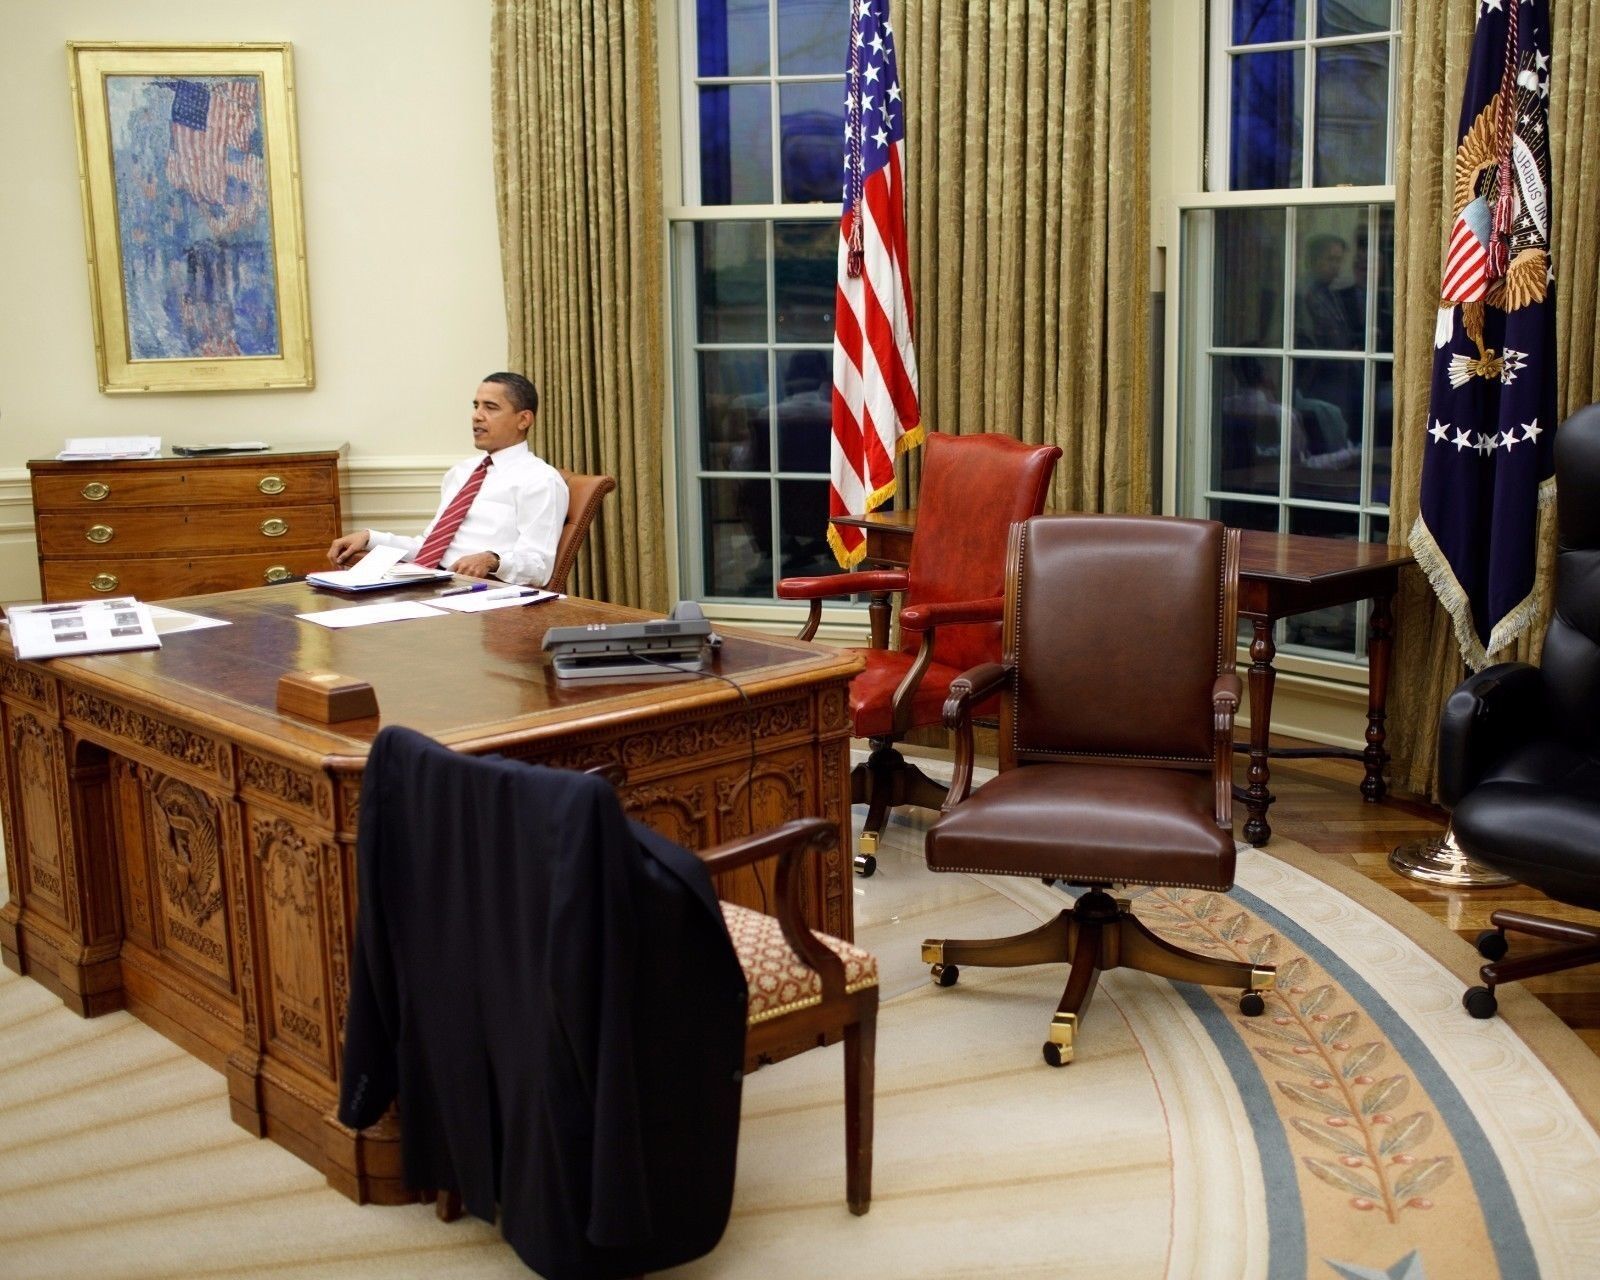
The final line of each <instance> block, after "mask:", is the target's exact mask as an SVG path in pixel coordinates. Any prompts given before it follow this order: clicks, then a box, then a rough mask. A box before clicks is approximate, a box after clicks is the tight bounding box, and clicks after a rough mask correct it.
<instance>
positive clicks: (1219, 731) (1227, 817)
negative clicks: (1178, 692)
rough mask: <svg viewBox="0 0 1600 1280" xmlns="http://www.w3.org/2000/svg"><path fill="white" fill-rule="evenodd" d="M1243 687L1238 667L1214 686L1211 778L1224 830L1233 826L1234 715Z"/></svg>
mask: <svg viewBox="0 0 1600 1280" xmlns="http://www.w3.org/2000/svg"><path fill="white" fill-rule="evenodd" d="M1243 688H1244V686H1243V685H1242V684H1241V683H1240V681H1239V673H1238V672H1237V671H1224V672H1223V673H1222V674H1221V675H1219V676H1218V677H1217V679H1216V682H1215V683H1214V684H1213V685H1212V686H1211V733H1212V753H1211V780H1212V782H1213V784H1214V786H1215V789H1216V817H1217V826H1219V827H1221V828H1222V829H1223V830H1224V831H1231V830H1232V829H1233V718H1234V716H1235V715H1236V714H1237V713H1238V711H1239V697H1240V695H1241V693H1242V692H1243Z"/></svg>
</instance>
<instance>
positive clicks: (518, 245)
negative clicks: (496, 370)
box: [490, 0, 667, 608]
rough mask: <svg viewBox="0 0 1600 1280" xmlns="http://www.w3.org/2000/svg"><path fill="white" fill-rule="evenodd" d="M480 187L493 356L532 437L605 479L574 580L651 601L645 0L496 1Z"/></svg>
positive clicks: (656, 498) (654, 594)
mask: <svg viewBox="0 0 1600 1280" xmlns="http://www.w3.org/2000/svg"><path fill="white" fill-rule="evenodd" d="M490 64H491V77H492V93H493V128H494V165H495V192H496V199H497V202H498V210H499V222H500V255H501V264H502V270H503V272H504V276H505V302H506V325H507V333H508V345H509V349H510V350H509V359H510V361H511V363H512V367H514V368H520V369H521V370H523V371H524V372H526V373H527V375H528V376H529V377H531V378H532V379H533V380H534V382H535V384H536V385H537V386H538V388H539V395H540V401H541V403H540V408H539V416H538V419H537V420H536V422H535V424H534V431H533V437H532V440H531V443H532V445H533V448H534V450H535V452H537V453H538V454H539V455H540V456H541V457H543V458H545V459H546V460H547V461H549V462H551V463H553V464H555V465H557V466H564V467H567V468H569V469H571V470H573V471H581V472H589V473H596V472H603V473H605V474H607V475H611V476H613V477H615V478H616V481H617V492H616V493H615V494H614V495H613V496H611V497H610V498H607V499H606V505H605V507H604V508H602V512H601V515H600V518H599V520H598V521H597V522H596V524H595V526H594V527H593V529H591V531H590V534H589V538H588V542H587V544H586V545H585V547H584V550H583V552H582V553H581V554H580V555H579V558H578V561H577V565H576V567H575V578H574V588H573V589H574V591H576V592H578V593H580V594H582V595H586V596H592V597H595V598H599V599H605V600H612V601H616V602H617V603H621V604H630V605H637V606H642V607H647V608H661V607H664V606H665V604H666V603H667V601H666V583H667V564H666V555H665V549H664V548H665V538H664V536H663V533H664V514H663V512H664V505H663V504H664V493H663V486H664V481H663V469H662V442H661V437H662V433H661V424H662V421H663V415H664V411H665V404H664V394H665V393H664V378H663V364H664V361H665V341H664V334H663V329H662V320H661V291H662V288H663V283H662V260H663V243H664V242H663V236H664V234H665V210H664V207H663V204H662V196H661V121H660V111H659V108H658V93H657V74H658V70H657V53H656V12H655V4H654V0H494V8H493V17H492V26H491V38H490Z"/></svg>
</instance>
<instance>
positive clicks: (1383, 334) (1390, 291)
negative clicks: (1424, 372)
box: [1355, 208, 1394, 353]
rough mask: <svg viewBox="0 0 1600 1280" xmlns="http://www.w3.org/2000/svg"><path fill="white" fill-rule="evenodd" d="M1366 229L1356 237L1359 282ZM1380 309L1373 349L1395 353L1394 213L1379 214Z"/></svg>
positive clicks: (1374, 321)
mask: <svg viewBox="0 0 1600 1280" xmlns="http://www.w3.org/2000/svg"><path fill="white" fill-rule="evenodd" d="M1365 230H1366V228H1365V225H1363V226H1362V227H1361V228H1360V229H1359V230H1358V231H1357V233H1356V257H1355V267H1356V279H1357V280H1360V278H1361V276H1362V270H1361V269H1362V267H1363V266H1364V265H1365V260H1366V256H1367V238H1366V235H1365ZM1377 256H1378V305H1377V308H1376V310H1375V312H1374V315H1373V325H1374V328H1373V333H1372V349H1373V350H1374V351H1387V352H1391V353H1392V352H1393V351H1394V210H1393V209H1391V208H1385V209H1380V210H1379V211H1378V255H1377Z"/></svg>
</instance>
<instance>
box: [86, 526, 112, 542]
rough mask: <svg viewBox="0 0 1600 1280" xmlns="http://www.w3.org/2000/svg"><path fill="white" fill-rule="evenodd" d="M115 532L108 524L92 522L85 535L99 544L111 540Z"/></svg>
mask: <svg viewBox="0 0 1600 1280" xmlns="http://www.w3.org/2000/svg"><path fill="white" fill-rule="evenodd" d="M113 532H114V530H113V529H112V528H111V526H110V525H108V524H92V525H90V526H89V529H88V531H87V532H86V533H85V534H84V535H83V536H84V537H85V538H87V539H89V541H90V542H93V543H95V544H97V545H98V544H99V543H102V542H110V541H111V535H112V533H113Z"/></svg>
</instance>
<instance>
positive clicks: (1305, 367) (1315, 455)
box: [1289, 360, 1363, 503]
mask: <svg viewBox="0 0 1600 1280" xmlns="http://www.w3.org/2000/svg"><path fill="white" fill-rule="evenodd" d="M1293 368H1294V372H1293V377H1294V405H1293V407H1294V412H1293V413H1292V414H1291V415H1290V422H1289V431H1290V440H1291V442H1292V447H1293V453H1292V454H1291V455H1290V459H1289V492H1290V493H1291V494H1292V495H1293V496H1294V497H1296V498H1315V499H1316V500H1318V501H1319V502H1351V503H1354V502H1359V501H1360V500H1361V420H1362V414H1361V402H1362V386H1361V381H1362V376H1363V362H1362V361H1360V360H1296V361H1294V364H1293Z"/></svg>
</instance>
